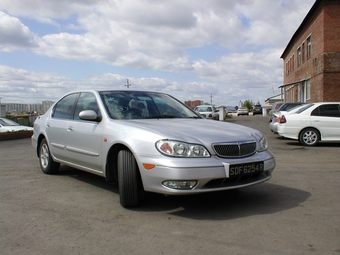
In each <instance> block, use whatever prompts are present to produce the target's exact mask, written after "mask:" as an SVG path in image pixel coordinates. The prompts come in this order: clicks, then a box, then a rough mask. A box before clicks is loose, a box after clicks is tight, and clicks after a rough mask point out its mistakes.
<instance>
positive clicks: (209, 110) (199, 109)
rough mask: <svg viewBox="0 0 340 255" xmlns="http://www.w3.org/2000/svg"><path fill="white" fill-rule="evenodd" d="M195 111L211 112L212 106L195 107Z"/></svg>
mask: <svg viewBox="0 0 340 255" xmlns="http://www.w3.org/2000/svg"><path fill="white" fill-rule="evenodd" d="M196 111H198V112H212V111H213V110H212V108H211V107H197V108H196Z"/></svg>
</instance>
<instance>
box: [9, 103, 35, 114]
mask: <svg viewBox="0 0 340 255" xmlns="http://www.w3.org/2000/svg"><path fill="white" fill-rule="evenodd" d="M5 105H6V113H32V112H36V113H40V112H41V104H17V103H6V104H5Z"/></svg>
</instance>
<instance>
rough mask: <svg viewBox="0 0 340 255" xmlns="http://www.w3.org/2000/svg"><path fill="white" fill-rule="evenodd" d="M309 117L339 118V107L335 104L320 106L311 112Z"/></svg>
mask: <svg viewBox="0 0 340 255" xmlns="http://www.w3.org/2000/svg"><path fill="white" fill-rule="evenodd" d="M311 115H312V116H324V117H340V110H339V105H337V104H327V105H320V106H319V107H318V108H316V109H315V110H313V112H312V114H311Z"/></svg>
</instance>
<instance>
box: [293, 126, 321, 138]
mask: <svg viewBox="0 0 340 255" xmlns="http://www.w3.org/2000/svg"><path fill="white" fill-rule="evenodd" d="M306 129H314V130H315V131H316V132H317V133H318V135H319V141H322V134H321V132H320V130H319V129H318V128H316V127H313V126H308V127H304V128H303V129H301V130H300V132H299V135H298V137H300V135H301V133H302V132H303V131H305V130H306Z"/></svg>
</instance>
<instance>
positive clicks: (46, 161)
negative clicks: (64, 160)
mask: <svg viewBox="0 0 340 255" xmlns="http://www.w3.org/2000/svg"><path fill="white" fill-rule="evenodd" d="M39 163H40V168H41V170H42V171H43V172H44V173H45V174H55V173H57V172H58V170H59V167H60V164H59V163H57V162H54V160H53V159H52V156H51V153H50V149H49V147H48V144H47V141H46V139H43V140H42V141H41V143H40V146H39Z"/></svg>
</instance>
